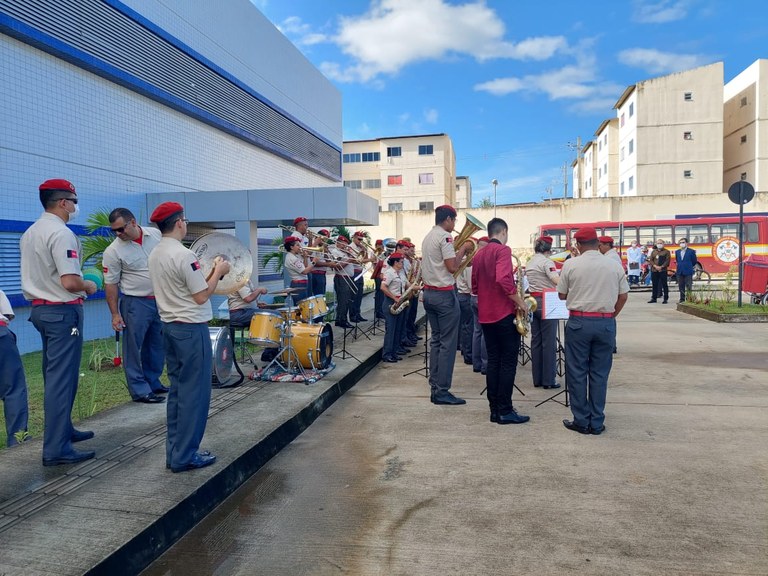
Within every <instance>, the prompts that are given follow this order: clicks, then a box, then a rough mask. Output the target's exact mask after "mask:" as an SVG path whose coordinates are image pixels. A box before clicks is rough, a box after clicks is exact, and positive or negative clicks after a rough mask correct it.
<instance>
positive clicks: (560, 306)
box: [541, 289, 569, 320]
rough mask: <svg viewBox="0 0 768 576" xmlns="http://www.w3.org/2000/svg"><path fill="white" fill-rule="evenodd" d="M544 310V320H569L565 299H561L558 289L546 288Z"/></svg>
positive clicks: (542, 312)
mask: <svg viewBox="0 0 768 576" xmlns="http://www.w3.org/2000/svg"><path fill="white" fill-rule="evenodd" d="M541 300H542V304H543V308H544V309H543V310H542V311H541V317H542V319H543V320H567V319H568V316H569V312H568V308H567V307H566V305H565V300H560V295H559V294H558V293H557V290H555V289H551V290H544V291H543V293H542V298H541Z"/></svg>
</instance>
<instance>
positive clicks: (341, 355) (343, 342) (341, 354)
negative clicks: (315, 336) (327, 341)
mask: <svg viewBox="0 0 768 576" xmlns="http://www.w3.org/2000/svg"><path fill="white" fill-rule="evenodd" d="M355 329H356V328H342V329H341V330H342V332H343V333H344V337H343V338H342V340H341V350H339V351H338V352H334V353H333V357H334V358H341V359H342V360H346V359H347V358H352V359H353V360H356V361H357V362H360V360H359V359H358V358H357V356H355V355H354V354H352V353H351V352H347V335H348V334H351V333H352V332H353V331H354V330H355Z"/></svg>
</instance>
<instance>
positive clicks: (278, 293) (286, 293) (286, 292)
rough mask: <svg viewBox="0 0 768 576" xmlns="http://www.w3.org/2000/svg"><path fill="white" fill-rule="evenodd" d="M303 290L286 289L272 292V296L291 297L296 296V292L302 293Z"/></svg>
mask: <svg viewBox="0 0 768 576" xmlns="http://www.w3.org/2000/svg"><path fill="white" fill-rule="evenodd" d="M300 291H301V288H284V289H283V290H277V291H275V292H270V294H272V295H274V296H290V295H291V294H294V293H296V292H300Z"/></svg>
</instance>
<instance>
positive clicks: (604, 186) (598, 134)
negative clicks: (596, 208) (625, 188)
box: [594, 118, 619, 198]
mask: <svg viewBox="0 0 768 576" xmlns="http://www.w3.org/2000/svg"><path fill="white" fill-rule="evenodd" d="M595 142H596V143H597V151H596V154H597V159H596V161H595V164H596V166H597V184H595V186H594V191H595V197H598V198H606V197H608V196H618V194H619V119H618V118H611V119H609V120H604V121H603V123H602V124H600V126H599V127H598V129H597V130H596V131H595Z"/></svg>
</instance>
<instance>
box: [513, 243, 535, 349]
mask: <svg viewBox="0 0 768 576" xmlns="http://www.w3.org/2000/svg"><path fill="white" fill-rule="evenodd" d="M512 259H513V260H514V261H515V263H516V264H517V275H516V277H515V283H516V284H517V295H518V296H520V299H521V300H522V301H523V302H527V303H528V307H529V309H528V312H526V311H525V310H524V309H522V308H518V309H517V312H516V313H515V328H517V332H518V334H520V336H522V337H523V338H525V337H526V336H528V333H529V332H530V331H531V321H532V320H533V313H534V312H536V308H537V307H538V304H537V303H536V299H535V298H534V297H533V296H526V295H525V286H523V275H524V271H523V267H522V265H521V264H520V258H518V257H517V256H515V255H514V254H512Z"/></svg>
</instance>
